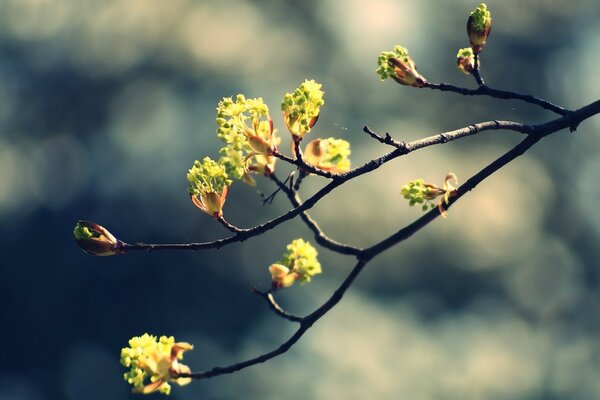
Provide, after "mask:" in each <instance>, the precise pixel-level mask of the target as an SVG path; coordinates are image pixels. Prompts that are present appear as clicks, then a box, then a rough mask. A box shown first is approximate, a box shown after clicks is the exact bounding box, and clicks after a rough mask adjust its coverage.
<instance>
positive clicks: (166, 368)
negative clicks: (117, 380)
mask: <svg viewBox="0 0 600 400" xmlns="http://www.w3.org/2000/svg"><path fill="white" fill-rule="evenodd" d="M193 348H194V346H193V345H191V344H189V343H186V342H177V343H176V342H175V339H174V338H173V336H170V337H167V336H161V337H160V338H157V337H156V336H153V335H149V334H147V333H144V334H143V335H142V336H135V337H133V338H131V339H130V340H129V347H124V348H122V349H121V364H122V365H123V366H124V367H126V368H129V371H127V372H126V373H125V374H124V376H123V377H124V379H125V380H126V381H127V382H128V383H130V384H131V385H133V389H132V391H133V392H134V393H142V394H148V393H152V392H156V391H158V392H161V393H164V394H167V395H168V394H169V393H170V392H171V385H170V384H169V382H174V383H176V384H178V385H181V386H183V385H187V384H188V383H190V382H191V378H189V377H179V375H180V374H189V373H190V368H189V367H188V366H187V365H183V364H181V363H180V362H179V360H181V359H182V358H183V353H184V352H185V351H188V350H192V349H193Z"/></svg>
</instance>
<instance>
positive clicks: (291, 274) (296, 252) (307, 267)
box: [269, 239, 321, 288]
mask: <svg viewBox="0 0 600 400" xmlns="http://www.w3.org/2000/svg"><path fill="white" fill-rule="evenodd" d="M269 271H270V272H271V278H272V282H273V287H275V288H281V287H289V286H292V285H293V284H294V282H296V281H297V280H299V281H300V282H301V283H305V282H310V280H311V279H312V277H313V276H314V275H317V274H320V273H321V264H320V263H319V260H318V259H317V250H316V249H315V248H314V247H313V246H312V245H311V244H310V243H308V242H305V241H304V240H302V239H296V240H294V241H293V242H292V243H290V244H288V245H287V252H286V253H285V254H284V255H283V258H282V259H281V262H280V263H279V264H273V265H271V266H270V267H269Z"/></svg>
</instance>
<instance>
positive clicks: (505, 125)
mask: <svg viewBox="0 0 600 400" xmlns="http://www.w3.org/2000/svg"><path fill="white" fill-rule="evenodd" d="M598 113H600V100H597V101H595V102H593V103H590V104H588V105H587V106H584V107H582V108H580V109H578V110H576V111H572V112H569V113H568V114H565V115H564V116H562V117H560V118H557V119H554V120H552V121H549V122H547V123H545V124H542V125H533V126H529V125H525V124H521V123H518V122H512V121H487V122H482V123H479V124H474V125H471V126H468V127H465V128H461V129H457V130H454V131H449V132H443V133H440V134H437V135H433V136H429V137H426V138H423V139H418V140H415V141H412V142H408V143H406V145H405V146H403V148H396V149H394V150H392V151H391V152H389V153H387V154H384V155H383V156H381V157H378V158H376V159H373V160H371V161H368V162H366V163H365V164H363V165H361V166H360V167H357V168H354V169H352V170H350V171H348V172H345V173H342V174H337V175H335V176H334V177H333V179H332V181H331V182H330V183H328V184H327V185H325V186H324V187H323V188H321V190H319V191H318V192H317V193H315V194H314V195H313V196H312V197H310V198H309V199H307V200H306V201H305V202H304V203H302V204H300V205H299V206H297V207H295V208H293V209H291V210H289V211H288V212H286V213H285V214H282V215H280V216H278V217H276V218H273V219H272V220H270V221H267V222H265V223H263V224H260V225H257V226H255V227H253V228H247V229H241V228H240V231H239V233H237V234H235V235H234V236H230V237H228V238H223V239H217V240H214V241H210V242H201V243H177V244H147V243H135V244H129V243H121V244H120V246H119V249H118V252H119V253H120V254H123V253H128V252H131V251H156V250H203V249H212V248H217V249H218V248H221V247H223V246H226V245H228V244H231V243H236V242H243V241H245V240H246V239H248V238H251V237H254V236H257V235H260V234H262V233H264V232H266V231H268V230H270V229H273V228H275V227H276V226H278V225H280V224H281V223H283V222H285V221H288V220H290V219H293V218H294V217H296V216H298V215H299V214H301V213H303V212H304V211H306V210H309V209H310V208H312V207H313V206H314V205H315V204H316V203H317V202H318V201H319V200H320V199H322V198H323V197H325V196H326V195H328V194H329V193H330V192H331V191H333V190H334V189H335V188H337V187H338V186H340V185H342V184H343V183H344V182H346V181H348V180H350V179H354V178H356V177H358V176H361V175H364V174H367V173H369V172H372V171H374V170H376V169H378V168H379V167H381V166H382V165H383V164H385V163H387V162H389V161H391V160H393V159H395V158H397V157H400V156H403V155H406V154H408V153H410V152H411V151H415V150H417V149H421V148H424V147H428V146H432V145H435V144H441V143H446V142H448V141H450V140H456V139H458V138H462V137H466V136H471V135H474V134H476V133H478V132H483V131H487V130H498V129H507V130H512V131H517V132H522V133H529V134H533V133H534V132H536V133H537V134H541V133H540V132H543V135H544V136H545V135H548V134H550V133H553V132H556V131H559V130H561V129H564V128H569V129H570V130H571V131H574V130H575V129H577V126H578V125H579V123H581V122H582V121H584V120H586V119H587V118H590V117H591V116H593V115H596V114H598Z"/></svg>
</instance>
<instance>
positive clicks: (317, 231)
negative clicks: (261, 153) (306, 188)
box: [270, 174, 361, 255]
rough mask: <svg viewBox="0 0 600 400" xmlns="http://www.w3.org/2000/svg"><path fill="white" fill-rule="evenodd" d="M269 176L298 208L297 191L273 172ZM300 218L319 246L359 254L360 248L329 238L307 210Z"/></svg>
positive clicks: (300, 202)
mask: <svg viewBox="0 0 600 400" xmlns="http://www.w3.org/2000/svg"><path fill="white" fill-rule="evenodd" d="M270 178H271V180H272V181H273V182H275V184H276V185H277V186H278V187H279V188H280V189H281V191H283V192H284V193H285V194H286V195H287V197H288V199H289V200H290V203H292V206H294V207H295V208H298V207H300V206H301V205H302V201H301V200H300V197H299V196H298V193H296V191H295V190H293V189H290V188H289V187H287V186H286V185H285V183H284V182H281V181H280V180H279V179H278V178H277V177H276V176H275V175H274V174H272V175H270ZM300 218H302V221H304V223H305V224H306V226H308V228H309V229H310V230H311V231H312V232H313V234H314V237H315V240H316V241H317V243H319V244H320V245H321V246H323V247H325V248H327V249H329V250H331V251H335V252H336V253H340V254H348V255H357V254H360V252H361V249H359V248H357V247H353V246H350V245H346V244H343V243H340V242H337V241H335V240H333V239H331V238H330V237H329V236H327V235H326V234H325V233H324V232H323V231H322V230H321V228H320V227H319V225H318V224H317V222H316V221H315V220H313V219H312V218H311V216H310V215H308V213H307V212H303V213H301V214H300Z"/></svg>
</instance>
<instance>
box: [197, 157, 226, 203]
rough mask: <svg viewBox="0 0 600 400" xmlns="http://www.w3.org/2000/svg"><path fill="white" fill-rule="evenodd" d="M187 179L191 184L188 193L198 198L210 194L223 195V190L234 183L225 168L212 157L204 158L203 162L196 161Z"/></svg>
mask: <svg viewBox="0 0 600 400" xmlns="http://www.w3.org/2000/svg"><path fill="white" fill-rule="evenodd" d="M187 179H188V182H189V184H190V186H189V188H188V191H189V192H190V194H193V195H196V196H201V195H202V194H204V193H209V192H215V193H221V192H222V191H223V188H224V187H225V186H229V185H231V182H232V181H231V179H229V176H227V171H226V170H225V166H224V165H223V164H221V163H218V162H216V161H214V160H212V159H211V158H210V157H204V159H203V160H202V162H200V161H198V160H196V161H194V165H193V166H192V168H191V169H190V170H189V171H188V174H187Z"/></svg>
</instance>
